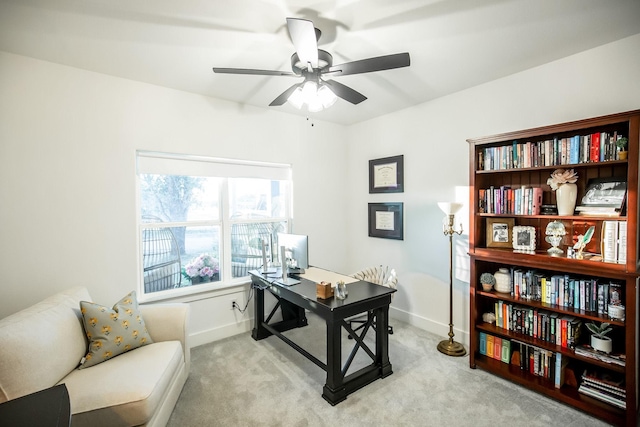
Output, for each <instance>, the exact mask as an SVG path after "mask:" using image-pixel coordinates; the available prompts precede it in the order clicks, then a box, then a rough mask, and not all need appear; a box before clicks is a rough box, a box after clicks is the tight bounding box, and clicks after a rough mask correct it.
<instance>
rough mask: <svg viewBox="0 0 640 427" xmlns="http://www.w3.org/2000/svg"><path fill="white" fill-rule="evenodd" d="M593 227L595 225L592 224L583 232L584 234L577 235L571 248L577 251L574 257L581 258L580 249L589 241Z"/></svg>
mask: <svg viewBox="0 0 640 427" xmlns="http://www.w3.org/2000/svg"><path fill="white" fill-rule="evenodd" d="M595 229H596V227H595V226H593V225H592V226H591V227H589V229H588V230H587V232H586V233H584V236H583V235H582V234H581V235H579V236H578V241H577V242H576V244H575V245H573V249H575V250H576V251H577V252H576V255H575V257H576V259H583V255H582V251H583V250H584V248H585V247H586V246H587V245H588V244H589V242H590V241H591V238H592V237H593V232H594V231H595Z"/></svg>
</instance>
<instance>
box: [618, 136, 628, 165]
mask: <svg viewBox="0 0 640 427" xmlns="http://www.w3.org/2000/svg"><path fill="white" fill-rule="evenodd" d="M628 143H629V140H628V139H627V138H625V137H622V138H618V140H617V141H616V145H617V146H618V160H627V144H628Z"/></svg>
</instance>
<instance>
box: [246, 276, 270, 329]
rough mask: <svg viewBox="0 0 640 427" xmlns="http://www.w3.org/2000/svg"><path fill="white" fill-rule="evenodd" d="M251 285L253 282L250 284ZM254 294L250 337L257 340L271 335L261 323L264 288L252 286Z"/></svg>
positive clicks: (262, 318) (262, 320)
mask: <svg viewBox="0 0 640 427" xmlns="http://www.w3.org/2000/svg"><path fill="white" fill-rule="evenodd" d="M252 286H253V284H252ZM253 291H254V292H255V296H254V297H253V309H254V310H253V313H254V317H253V331H252V332H251V337H252V338H253V339H254V340H256V341H258V340H261V339H263V338H267V337H268V336H270V335H271V332H269V331H268V330H267V329H266V328H265V327H264V326H262V323H264V289H260V288H254V289H253Z"/></svg>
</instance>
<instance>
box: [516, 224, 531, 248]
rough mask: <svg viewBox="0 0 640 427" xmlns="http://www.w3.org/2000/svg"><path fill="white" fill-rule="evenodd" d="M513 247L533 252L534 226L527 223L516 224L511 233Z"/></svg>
mask: <svg viewBox="0 0 640 427" xmlns="http://www.w3.org/2000/svg"><path fill="white" fill-rule="evenodd" d="M512 243H513V249H514V250H516V251H526V252H533V251H535V250H536V228H535V227H532V226H529V225H516V226H514V227H513V234H512Z"/></svg>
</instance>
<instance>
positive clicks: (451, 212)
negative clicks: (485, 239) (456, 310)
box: [438, 202, 467, 356]
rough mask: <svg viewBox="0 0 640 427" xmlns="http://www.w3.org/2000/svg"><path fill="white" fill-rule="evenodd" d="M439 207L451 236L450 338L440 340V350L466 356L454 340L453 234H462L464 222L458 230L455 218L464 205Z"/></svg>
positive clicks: (444, 204) (449, 353) (440, 205)
mask: <svg viewBox="0 0 640 427" xmlns="http://www.w3.org/2000/svg"><path fill="white" fill-rule="evenodd" d="M438 207H439V208H440V209H441V210H442V212H444V213H445V215H447V218H445V219H446V220H447V221H448V222H446V223H444V224H443V225H442V231H443V233H444V235H445V236H448V237H449V339H448V340H443V341H440V343H439V344H438V351H439V352H440V353H444V354H446V355H447V356H464V355H465V354H467V352H466V351H465V349H464V347H463V346H462V344H460V343H457V342H455V341H454V340H453V337H454V333H453V235H454V234H462V224H460V228H459V229H458V230H456V229H455V226H454V223H453V221H454V219H455V216H456V212H458V211H459V210H460V208H461V207H462V204H461V203H448V202H439V203H438Z"/></svg>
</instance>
